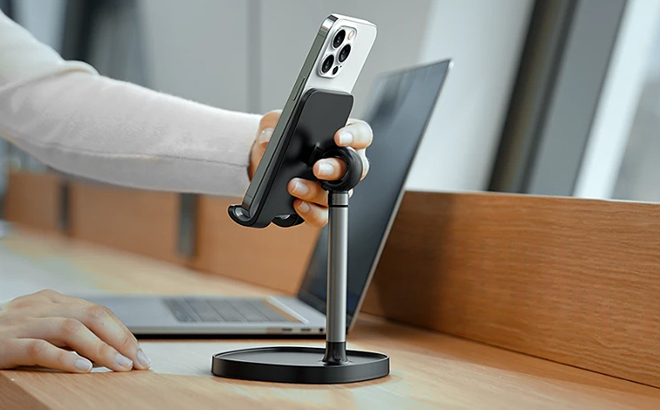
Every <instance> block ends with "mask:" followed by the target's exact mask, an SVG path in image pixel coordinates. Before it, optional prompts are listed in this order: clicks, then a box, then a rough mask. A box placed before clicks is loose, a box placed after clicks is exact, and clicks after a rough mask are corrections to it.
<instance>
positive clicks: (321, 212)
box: [293, 199, 328, 228]
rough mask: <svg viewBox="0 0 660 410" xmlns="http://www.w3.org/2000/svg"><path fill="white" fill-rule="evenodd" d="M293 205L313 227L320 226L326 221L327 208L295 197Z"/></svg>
mask: <svg viewBox="0 0 660 410" xmlns="http://www.w3.org/2000/svg"><path fill="white" fill-rule="evenodd" d="M293 206H294V208H295V209H296V212H298V215H300V216H301V217H302V218H303V219H304V220H305V222H307V223H308V224H309V225H311V226H314V227H319V228H320V227H322V226H324V225H325V224H326V223H327V222H328V210H327V208H323V207H320V206H318V205H314V204H310V203H309V202H306V201H302V200H300V199H296V200H295V201H294V202H293Z"/></svg>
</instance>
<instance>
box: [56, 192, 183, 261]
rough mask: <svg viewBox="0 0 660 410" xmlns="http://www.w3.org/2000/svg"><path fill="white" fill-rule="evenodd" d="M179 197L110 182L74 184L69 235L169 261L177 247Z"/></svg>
mask: <svg viewBox="0 0 660 410" xmlns="http://www.w3.org/2000/svg"><path fill="white" fill-rule="evenodd" d="M178 206H179V202H178V197H177V195H176V194H171V193H163V192H152V191H139V190H132V189H124V188H117V187H113V186H108V185H97V184H89V183H84V182H73V183H72V184H71V203H70V214H71V225H70V229H69V232H70V235H71V236H72V237H75V238H80V239H85V240H88V241H92V242H95V243H100V244H103V245H107V246H112V247H114V248H117V249H123V250H127V251H131V252H135V253H138V254H141V255H146V256H151V257H153V258H158V259H163V260H166V261H169V262H182V261H183V258H181V257H179V255H178V254H177V250H176V238H177V220H178V219H177V218H178V209H179V208H178Z"/></svg>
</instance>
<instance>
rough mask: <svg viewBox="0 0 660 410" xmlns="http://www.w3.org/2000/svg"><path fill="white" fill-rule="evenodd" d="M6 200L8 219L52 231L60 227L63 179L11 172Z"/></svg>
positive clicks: (6, 216)
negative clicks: (60, 200) (60, 199)
mask: <svg viewBox="0 0 660 410" xmlns="http://www.w3.org/2000/svg"><path fill="white" fill-rule="evenodd" d="M8 182H9V184H8V189H7V196H6V198H5V202H4V209H5V218H6V219H7V220H8V221H11V222H16V223H20V224H24V225H29V226H31V227H33V228H37V229H45V230H49V231H58V230H59V225H58V221H59V209H60V207H59V197H60V196H59V195H60V191H59V189H60V186H61V182H62V178H61V177H59V176H57V175H55V174H30V173H24V172H11V173H9V181H8Z"/></svg>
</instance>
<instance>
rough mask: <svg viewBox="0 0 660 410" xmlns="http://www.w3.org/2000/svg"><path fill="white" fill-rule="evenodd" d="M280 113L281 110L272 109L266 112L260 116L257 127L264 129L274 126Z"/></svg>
mask: <svg viewBox="0 0 660 410" xmlns="http://www.w3.org/2000/svg"><path fill="white" fill-rule="evenodd" d="M280 115H282V110H274V111H271V112H269V113H266V114H265V115H264V116H263V117H261V121H259V129H260V130H264V129H266V128H275V126H276V125H277V121H279V120H280Z"/></svg>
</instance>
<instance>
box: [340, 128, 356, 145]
mask: <svg viewBox="0 0 660 410" xmlns="http://www.w3.org/2000/svg"><path fill="white" fill-rule="evenodd" d="M351 142H353V134H352V133H351V132H350V131H347V130H344V131H341V132H340V133H339V145H349V144H350V143H351Z"/></svg>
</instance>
